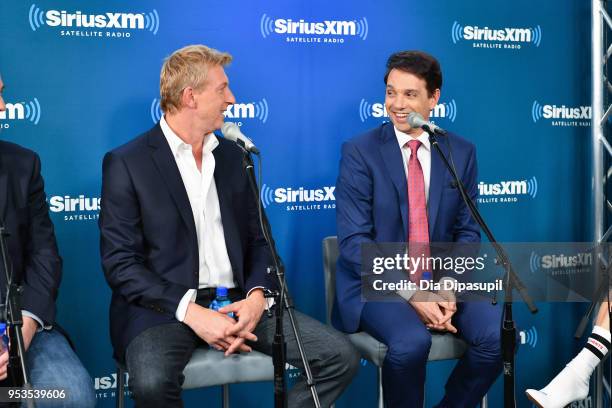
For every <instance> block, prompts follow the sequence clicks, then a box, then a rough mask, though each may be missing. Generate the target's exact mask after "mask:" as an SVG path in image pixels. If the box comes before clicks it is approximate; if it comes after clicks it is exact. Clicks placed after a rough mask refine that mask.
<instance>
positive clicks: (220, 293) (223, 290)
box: [217, 286, 227, 296]
mask: <svg viewBox="0 0 612 408" xmlns="http://www.w3.org/2000/svg"><path fill="white" fill-rule="evenodd" d="M217 296H227V288H226V287H225V286H219V287H218V288H217Z"/></svg>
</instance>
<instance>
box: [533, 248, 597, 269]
mask: <svg viewBox="0 0 612 408" xmlns="http://www.w3.org/2000/svg"><path fill="white" fill-rule="evenodd" d="M592 265H593V254H592V253H590V252H579V253H577V254H575V255H565V254H547V255H543V256H540V255H538V254H537V253H536V252H535V251H532V252H531V256H530V257H529V269H530V270H531V273H536V272H538V271H539V270H541V269H544V270H549V269H559V268H578V267H583V266H592Z"/></svg>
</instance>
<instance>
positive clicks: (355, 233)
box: [332, 123, 480, 333]
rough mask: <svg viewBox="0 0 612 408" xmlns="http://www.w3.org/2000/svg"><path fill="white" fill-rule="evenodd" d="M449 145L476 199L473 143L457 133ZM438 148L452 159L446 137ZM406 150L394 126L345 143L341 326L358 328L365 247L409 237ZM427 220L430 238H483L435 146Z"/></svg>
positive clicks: (339, 195) (340, 188) (339, 211)
mask: <svg viewBox="0 0 612 408" xmlns="http://www.w3.org/2000/svg"><path fill="white" fill-rule="evenodd" d="M446 137H447V138H448V140H447V141H448V142H450V143H451V146H452V152H453V158H454V162H455V166H456V169H457V172H458V174H459V177H460V178H461V180H462V182H463V183H464V185H465V187H466V189H467V191H468V193H469V195H470V197H471V198H472V200H475V199H476V197H477V194H478V190H477V185H476V183H477V181H476V178H477V166H476V152H475V148H474V145H473V144H471V143H470V142H468V141H467V140H465V139H462V138H460V137H459V136H457V135H454V134H448V136H446ZM438 139H439V140H440V146H441V147H442V150H443V151H444V153H445V155H446V156H447V157H448V150H447V144H446V143H445V142H446V141H445V140H443V138H440V137H439V138H438ZM407 188H408V187H407V182H406V173H405V170H404V164H403V161H402V153H401V150H400V147H399V144H398V141H397V138H396V136H395V132H394V129H393V125H392V124H391V123H386V124H384V125H382V126H380V127H378V128H375V129H372V130H370V131H368V132H367V133H365V134H363V135H361V136H358V137H356V138H354V139H351V140H349V141H347V142H345V143H344V144H343V146H342V157H341V161H340V172H339V175H338V180H337V182H336V217H337V228H338V242H339V247H340V256H339V259H338V264H337V272H336V299H335V307H334V314H333V319H332V320H333V324H334V326H335V327H336V328H338V329H339V330H342V331H345V332H349V333H352V332H355V331H357V330H358V328H359V322H360V317H361V311H362V309H363V305H364V303H363V301H362V299H361V282H362V280H361V279H362V272H361V245H362V244H368V243H376V242H405V241H406V239H407V237H408V192H407ZM428 221H429V235H430V242H479V241H480V229H479V227H478V225H477V224H476V222H475V221H474V220H473V219H472V217H471V215H470V213H469V210H468V209H467V207H466V205H465V204H464V203H463V201H462V200H461V196H460V194H459V190H458V189H457V188H456V187H455V186H453V183H452V177H451V175H450V173H449V172H448V171H447V169H446V168H445V167H444V163H443V162H442V159H441V158H440V156H439V155H438V152H437V151H435V149H434V148H433V146H432V151H431V173H430V183H429V200H428Z"/></svg>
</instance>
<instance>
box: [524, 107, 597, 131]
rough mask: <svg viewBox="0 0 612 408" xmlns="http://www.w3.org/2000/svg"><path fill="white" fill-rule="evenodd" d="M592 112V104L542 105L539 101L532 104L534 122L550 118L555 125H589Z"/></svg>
mask: <svg viewBox="0 0 612 408" xmlns="http://www.w3.org/2000/svg"><path fill="white" fill-rule="evenodd" d="M592 114H593V113H592V108H591V107H590V106H575V107H569V106H565V105H561V106H557V105H542V104H540V103H539V102H538V101H533V104H532V105H531V119H532V120H533V123H537V122H538V121H540V120H542V119H548V120H551V124H552V125H553V126H589V125H590V120H591V118H592Z"/></svg>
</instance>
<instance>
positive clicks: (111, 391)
mask: <svg viewBox="0 0 612 408" xmlns="http://www.w3.org/2000/svg"><path fill="white" fill-rule="evenodd" d="M93 380H94V389H95V390H96V399H105V398H115V397H116V392H117V380H118V376H117V373H111V374H109V375H105V376H102V377H94V379H93ZM124 383H125V395H126V396H129V395H130V394H131V392H130V391H129V388H128V385H129V383H130V374H129V373H125V379H124Z"/></svg>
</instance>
